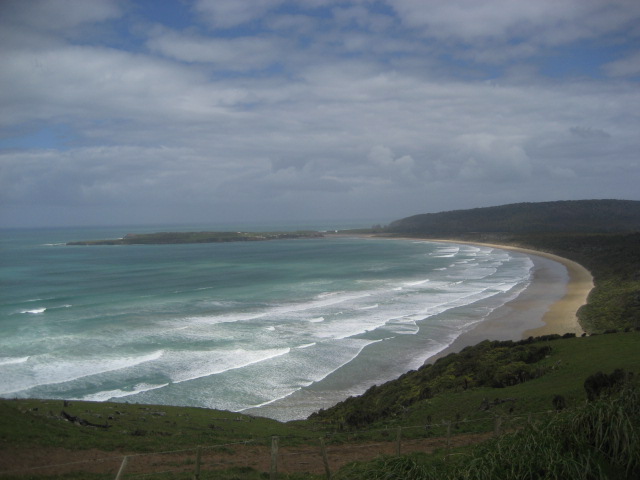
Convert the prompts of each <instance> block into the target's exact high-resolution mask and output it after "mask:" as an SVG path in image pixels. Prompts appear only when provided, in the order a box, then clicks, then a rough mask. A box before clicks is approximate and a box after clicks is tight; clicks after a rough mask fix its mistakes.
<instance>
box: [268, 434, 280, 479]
mask: <svg viewBox="0 0 640 480" xmlns="http://www.w3.org/2000/svg"><path fill="white" fill-rule="evenodd" d="M269 480H278V437H277V436H275V435H274V436H273V437H271V473H270V474H269Z"/></svg>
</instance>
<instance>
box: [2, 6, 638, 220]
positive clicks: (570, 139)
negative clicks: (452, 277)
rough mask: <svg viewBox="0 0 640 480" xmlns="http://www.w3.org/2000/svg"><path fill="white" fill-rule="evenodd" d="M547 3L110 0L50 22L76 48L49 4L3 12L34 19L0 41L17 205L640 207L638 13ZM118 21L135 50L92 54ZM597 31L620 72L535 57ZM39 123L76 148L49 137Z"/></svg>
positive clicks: (5, 180) (340, 210)
mask: <svg viewBox="0 0 640 480" xmlns="http://www.w3.org/2000/svg"><path fill="white" fill-rule="evenodd" d="M552 3H553V5H552V4H551V3H547V2H540V3H538V2H523V3H522V4H520V3H519V2H507V3H504V2H499V1H497V0H496V1H491V2H486V3H481V2H472V3H465V2H460V1H452V2H441V3H440V2H438V3H429V5H430V6H431V8H430V9H426V8H425V5H426V3H425V2H418V1H409V0H398V1H397V2H392V3H389V5H390V6H391V7H393V8H395V10H393V9H384V8H378V7H380V5H379V4H378V3H375V2H367V1H361V2H333V1H327V2H322V1H317V2H315V1H308V2H301V3H298V4H297V5H296V7H297V8H291V4H285V3H284V2H280V1H275V0H274V1H264V2H256V3H254V2H248V3H247V2H236V1H235V0H234V1H233V2H225V1H216V2H198V3H196V4H195V7H194V9H190V8H185V11H186V12H188V13H193V12H204V13H202V15H203V16H202V17H199V18H196V19H194V21H193V25H192V26H191V27H189V28H184V26H176V25H159V24H157V23H155V24H154V23H152V22H148V23H143V24H140V23H139V20H138V17H137V16H131V17H129V16H128V14H127V11H128V10H126V9H125V10H118V7H119V6H121V4H119V3H105V5H107V6H108V7H109V8H107V7H104V10H101V9H100V8H102V7H98V8H97V10H96V11H95V12H90V11H88V10H87V9H84V8H80V9H79V11H78V12H77V13H76V16H75V19H71V20H64V19H59V20H56V18H58V17H61V14H60V12H58V14H59V15H58V16H56V15H53V17H55V18H54V20H53V21H52V25H53V26H55V25H63V24H64V22H65V21H68V22H70V23H69V25H71V26H70V27H69V28H70V29H72V30H73V29H77V32H76V34H74V36H68V35H67V33H66V32H65V31H64V29H62V28H58V27H55V28H53V27H52V29H47V28H44V27H40V26H38V25H39V22H40V20H39V19H40V18H42V15H43V13H42V12H43V11H44V10H42V9H40V10H38V11H37V12H35V13H33V18H31V17H30V16H29V15H30V13H29V9H27V8H25V7H23V5H25V3H24V2H12V3H10V4H9V3H7V5H10V7H11V8H12V9H14V10H16V9H18V10H20V8H22V10H20V12H18V10H16V11H15V12H14V17H11V18H9V19H5V20H4V21H5V24H4V25H5V26H6V25H9V24H12V25H18V23H17V20H16V21H14V22H12V21H11V19H12V18H15V19H21V20H20V22H22V23H20V25H21V26H20V27H19V28H17V27H16V28H13V27H12V28H5V29H4V30H2V31H1V32H0V35H3V37H2V39H3V42H2V49H1V50H0V62H1V64H2V68H1V69H0V83H1V84H2V85H3V88H2V89H0V103H2V105H3V112H2V113H0V128H2V131H0V142H2V141H3V140H5V141H6V143H5V145H7V146H6V147H5V148H4V149H3V150H0V196H1V197H2V198H1V199H0V203H1V204H2V205H3V212H20V215H22V214H24V213H25V212H27V211H30V212H31V215H32V216H33V222H32V223H37V219H42V218H43V217H42V216H41V215H40V213H38V212H39V211H41V210H42V209H43V208H44V206H45V205H47V206H56V208H59V209H61V210H57V212H58V213H57V214H56V215H58V214H59V215H62V214H61V213H60V211H62V210H64V209H68V210H69V211H80V210H82V211H83V212H85V213H86V214H87V215H89V212H90V211H91V209H94V210H95V211H96V212H97V211H100V212H105V211H108V210H109V207H110V206H111V207H113V208H114V211H118V212H120V213H119V215H122V216H123V220H122V221H126V220H125V217H126V218H143V214H142V212H146V213H149V212H150V211H153V208H154V205H155V206H161V207H162V209H163V210H164V211H165V212H166V217H165V218H166V219H167V220H176V219H178V220H179V219H182V218H183V217H184V215H185V214H184V212H187V211H189V212H194V213H193V216H194V218H195V217H196V216H197V213H196V212H205V211H207V212H216V214H218V215H226V216H227V217H233V216H234V215H237V216H240V215H245V213H246V212H250V215H252V217H253V219H255V218H260V217H264V218H266V217H269V216H271V217H275V216H278V215H280V214H282V215H289V214H290V215H293V214H296V213H297V214H300V215H302V216H305V211H309V212H313V214H314V215H318V216H324V217H331V216H349V217H355V216H367V215H368V216H372V215H374V216H375V215H377V214H379V215H384V216H388V217H391V218H389V219H392V218H393V216H402V215H404V214H410V213H418V212H420V211H422V210H424V209H426V208H427V206H428V208H429V209H430V210H433V209H437V208H442V209H447V208H464V207H465V206H480V205H486V204H491V203H493V204H495V203H507V202H510V201H525V200H527V201H530V200H536V199H539V200H543V199H549V198H550V197H553V198H563V197H564V198H580V197H582V198H585V197H590V196H601V197H606V196H626V197H633V196H634V195H635V196H636V197H637V193H636V192H637V186H635V185H634V184H633V183H634V182H632V180H633V179H637V177H638V172H640V165H638V160H637V153H636V152H637V151H638V150H639V149H640V143H639V140H638V138H637V131H638V128H639V124H638V118H637V111H639V110H640V94H639V93H638V89H637V83H635V82H634V79H633V75H635V74H634V73H633V72H635V70H634V68H635V67H634V66H633V65H634V63H633V62H634V61H635V56H628V57H625V58H620V57H619V55H620V53H619V52H621V51H625V52H627V51H629V44H630V43H632V40H633V38H635V37H632V36H631V37H630V38H631V40H629V41H627V42H625V40H624V36H625V35H632V34H631V33H629V32H628V31H627V30H626V29H627V25H628V18H634V15H635V12H636V10H637V9H636V7H635V6H634V5H632V4H631V3H628V2H627V3H625V2H611V6H609V5H608V4H607V3H606V2H605V3H603V2H598V1H595V0H588V1H585V2H565V3H562V4H558V3H557V2H552ZM38 5H45V4H44V3H42V4H38ZM250 5H255V9H251V8H249V6H250ZM3 7H4V5H3ZM19 7H20V8H19ZM489 7H492V8H489ZM516 7H521V8H516ZM547 7H548V8H547ZM623 7H626V8H627V13H628V15H627V16H621V15H619V13H620V12H622V11H623ZM316 8H317V9H318V10H315V9H316ZM572 9H573V10H572ZM427 10H428V11H427ZM567 10H572V11H571V12H570V13H567ZM394 11H397V12H399V13H398V15H399V16H395V17H394V16H392V14H393V12H394ZM598 12H599V15H600V16H598V15H597V14H598ZM118 15H120V16H121V17H118ZM623 17H624V18H623ZM134 18H135V19H134ZM114 19H117V22H118V25H117V29H116V28H115V27H114V32H115V31H118V32H119V31H124V30H126V29H127V28H129V29H130V30H128V31H130V32H134V33H132V36H134V37H135V39H134V40H135V42H137V43H135V42H134V40H131V41H132V42H134V43H132V44H131V48H129V49H125V48H122V47H115V46H113V45H111V46H107V45H106V44H103V43H101V42H100V41H97V40H96V38H97V37H96V36H95V35H93V34H92V35H90V36H89V37H90V38H91V39H92V41H91V42H88V41H82V39H85V38H89V37H85V36H83V34H82V31H83V28H85V27H86V28H88V27H90V26H91V25H94V24H96V23H92V22H97V23H100V24H101V25H103V24H105V22H106V24H108V22H109V21H113V20H114ZM474 19H475V20H474ZM127 21H130V22H131V24H127V23H126V22H127ZM154 21H155V22H158V21H159V20H157V19H156V20H154ZM474 21H475V22H476V23H477V24H475V25H472V24H473V22H474ZM252 22H253V23H252ZM403 22H404V23H403ZM106 24H105V25H106ZM74 25H75V27H74ZM237 25H242V28H238V29H234V27H235V26H237ZM408 25H410V27H408ZM207 26H211V27H212V29H208V28H207ZM80 27H82V28H80ZM467 27H468V28H467ZM104 28H107V30H108V27H104ZM254 30H255V31H258V32H260V33H253V32H254ZM514 32H516V33H518V35H515V36H514ZM112 33H113V32H112ZM87 35H88V34H87ZM589 35H591V36H592V38H594V39H595V40H594V41H599V40H602V41H603V42H605V41H606V42H611V43H607V44H608V45H609V46H610V48H613V47H612V45H613V46H615V45H617V43H616V42H618V43H620V44H621V45H622V46H623V47H624V48H622V49H621V50H619V51H618V50H617V52H618V53H617V54H616V56H611V57H609V58H608V59H607V60H606V61H601V62H602V63H604V64H606V65H605V67H604V68H605V70H606V71H607V72H608V73H609V74H610V75H612V76H616V78H615V79H613V80H612V79H609V78H599V77H594V78H588V77H582V78H580V79H579V80H577V79H576V78H577V77H573V78H569V79H566V78H562V77H546V78H545V77H544V75H543V73H541V72H540V69H539V68H537V66H536V64H535V63H527V64H525V65H523V63H524V62H525V60H522V59H527V60H526V61H529V60H530V58H532V56H535V55H536V54H537V52H540V51H545V52H547V53H554V52H555V50H553V49H551V50H545V48H547V47H548V46H549V45H552V46H553V45H562V44H563V43H562V42H573V41H576V39H579V38H583V37H584V38H587V37H589ZM599 35H602V36H599ZM107 36H108V35H107ZM138 36H139V37H138ZM461 43H462V44H465V45H464V46H463V47H462V48H461V47H460V44H461ZM467 43H468V45H466V44H467ZM489 47H492V48H489ZM494 47H495V48H494ZM563 51H564V52H565V54H566V51H565V50H563ZM442 56H444V57H446V58H444V59H443V58H441V57H442ZM461 58H467V59H468V58H473V59H474V61H475V62H479V63H480V64H481V67H482V68H485V67H487V66H488V67H487V68H488V69H489V71H491V69H492V68H493V67H494V65H495V64H496V63H501V62H505V65H506V67H507V68H505V72H506V73H502V72H501V71H499V70H498V71H495V72H492V73H491V79H490V81H489V80H486V79H487V76H486V74H483V73H482V72H480V74H479V75H480V76H479V77H475V76H474V75H475V74H476V73H477V72H475V71H473V70H470V69H468V68H467V67H465V66H464V65H460V63H464V62H459V60H460V59H461ZM568 58H569V57H568ZM513 59H517V61H513ZM569 60H571V58H569ZM43 131H44V132H45V135H44V136H45V137H47V135H48V136H55V135H57V133H56V132H58V131H64V135H65V137H64V138H62V139H60V138H59V139H57V142H50V141H49V142H48V143H47V141H45V142H44V145H40V144H38V142H37V141H35V140H33V138H36V137H37V136H38V134H39V132H43ZM29 142H32V145H30V144H29ZM0 145H1V143H0ZM161 145H162V146H164V147H161ZM595 192H598V194H597V195H596V193H595ZM416 202H423V203H416ZM125 205H129V206H130V209H129V210H127V209H126V208H125V207H124V206H125ZM51 208H53V207H51ZM29 209H31V210H29ZM134 210H135V211H136V212H138V213H137V214H136V215H137V216H135V217H134V213H133V211H134ZM42 211H44V210H42ZM181 212H182V213H181ZM279 212H280V213H279ZM367 212H368V213H367ZM2 214H3V215H9V214H6V213H2ZM16 215H17V214H13V216H9V217H10V218H11V219H12V221H13V222H16V221H17V220H16ZM114 215H115V214H114ZM127 215H129V216H128V217H127ZM247 215H248V214H247ZM157 216H158V217H161V216H162V214H161V213H157ZM9 217H7V218H9ZM60 218H62V217H60ZM65 218H66V217H65ZM109 218H111V217H109ZM113 218H115V217H113ZM110 221H111V220H110ZM113 221H116V220H113ZM381 221H383V220H381Z"/></svg>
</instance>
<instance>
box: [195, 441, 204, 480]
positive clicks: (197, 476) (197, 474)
mask: <svg viewBox="0 0 640 480" xmlns="http://www.w3.org/2000/svg"><path fill="white" fill-rule="evenodd" d="M201 457H202V447H201V446H199V445H198V449H197V450H196V470H195V473H194V474H193V480H200V459H201Z"/></svg>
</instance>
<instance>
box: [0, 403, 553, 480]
mask: <svg viewBox="0 0 640 480" xmlns="http://www.w3.org/2000/svg"><path fill="white" fill-rule="evenodd" d="M554 413H555V412H553V411H544V412H538V413H535V414H528V415H525V416H523V415H508V416H491V417H484V418H480V419H474V420H456V421H443V422H439V423H429V424H425V425H413V426H404V427H388V428H381V429H368V430H357V431H347V432H335V433H325V434H324V435H323V436H321V437H316V438H309V437H296V436H286V437H275V436H274V437H263V438H254V439H251V440H247V441H242V442H232V443H224V444H215V445H201V446H194V447H193V448H187V449H179V450H166V451H160V452H153V453H135V454H129V455H114V456H104V457H99V456H97V454H87V455H85V458H84V459H83V460H74V461H69V462H60V463H55V464H46V465H35V466H31V467H27V468H21V469H15V470H8V471H2V472H0V476H15V477H20V476H34V475H67V474H74V473H75V474H77V473H92V474H101V475H103V476H104V478H113V479H116V480H124V479H170V478H193V479H195V480H200V479H204V478H216V477H215V474H214V473H212V472H215V471H220V470H228V469H236V470H237V471H239V472H240V471H252V470H257V471H259V472H269V478H270V479H271V480H276V479H277V478H278V474H280V473H282V474H285V473H286V474H289V473H291V474H293V473H311V474H316V475H325V476H326V477H327V478H331V475H332V473H335V472H336V471H337V470H338V469H340V468H341V467H342V466H344V465H346V464H348V463H351V462H355V461H364V460H371V459H374V458H376V457H379V456H381V455H402V454H406V453H411V452H427V453H430V452H434V451H442V452H443V453H444V454H445V455H446V454H447V453H448V452H449V450H450V449H452V448H454V447H461V446H466V445H472V444H475V443H479V442H481V441H484V440H486V439H488V438H490V437H492V436H498V435H501V434H503V433H505V432H508V431H514V430H517V429H519V428H522V427H523V426H524V425H526V424H527V423H531V422H532V421H533V420H534V418H539V417H540V416H548V415H550V414H554ZM472 423H483V424H484V425H485V426H492V429H485V430H484V431H483V432H481V433H461V432H458V429H460V428H461V426H464V425H465V424H472ZM489 428H491V427H489ZM76 453H77V454H79V455H82V452H76ZM34 463H35V462H34Z"/></svg>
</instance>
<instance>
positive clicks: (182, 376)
mask: <svg viewBox="0 0 640 480" xmlns="http://www.w3.org/2000/svg"><path fill="white" fill-rule="evenodd" d="M171 229H172V228H171V227H169V226H164V227H163V228H160V227H156V228H150V227H145V228H144V229H143V228H134V227H127V228H115V227H109V228H95V229H91V228H77V229H30V230H27V229H24V230H2V231H0V242H1V243H0V255H1V257H0V332H1V335H0V396H2V397H6V398H25V397H32V398H55V399H66V400H73V399H79V400H90V401H107V400H110V401H118V402H130V403H136V402H137V403H150V404H165V405H184V406H197V407H206V408H216V409H224V410H231V411H243V412H250V413H254V414H258V415H261V414H264V415H265V416H270V417H273V418H277V419H279V420H291V419H296V418H304V417H306V416H308V415H309V414H310V413H312V411H314V409H317V408H323V407H327V406H330V405H331V404H332V403H335V402H336V401H338V400H340V399H342V398H345V397H346V396H349V395H357V394H360V393H362V392H364V390H366V389H367V388H368V387H370V386H371V385H374V384H379V383H382V382H384V381H387V380H390V379H392V378H395V377H397V376H398V375H400V374H402V373H404V372H406V371H408V370H410V369H416V368H418V367H419V366H420V365H422V364H423V363H424V361H425V360H426V359H427V358H429V357H430V356H432V355H434V354H436V353H437V352H439V351H441V350H443V349H444V348H446V347H447V346H448V345H450V344H451V343H452V342H453V341H454V340H455V339H456V338H457V337H458V336H460V335H461V334H462V333H463V332H465V331H467V330H469V329H470V328H472V327H473V325H475V324H476V323H477V322H481V321H483V320H484V319H486V318H487V316H488V315H490V314H491V312H493V311H494V310H495V309H496V308H499V307H500V306H502V305H504V304H505V303H506V302H508V301H510V300H512V299H514V298H515V297H517V296H518V295H519V294H520V293H521V292H522V291H523V290H524V289H525V288H526V287H527V286H528V285H529V283H530V280H531V275H532V269H533V262H532V260H531V258H530V257H528V256H527V255H524V254H521V253H516V252H510V251H509V252H508V251H505V250H499V249H493V248H490V247H480V246H473V245H458V244H448V243H433V242H427V241H420V240H406V239H381V238H351V237H326V238H317V239H294V240H273V241H264V242H237V243H213V244H195V245H148V246H142V245H135V246H89V247H88V246H74V247H71V246H65V245H64V243H65V242H67V241H72V240H87V239H100V238H118V237H122V236H123V235H125V234H127V233H130V232H131V233H141V232H145V231H166V230H171ZM173 230H175V228H173ZM187 230H188V229H187ZM247 230H249V228H247ZM254 230H255V228H254ZM263 230H268V229H267V228H263ZM332 385H334V386H335V388H333V387H331V386H332ZM318 386H323V388H321V389H319V388H318ZM327 388H329V389H330V390H332V391H333V392H334V394H332V395H327V394H326V391H327ZM320 390H322V391H323V392H324V393H323V394H319V393H317V392H319V391H320ZM292 399H302V400H300V401H293V400H292Z"/></svg>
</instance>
